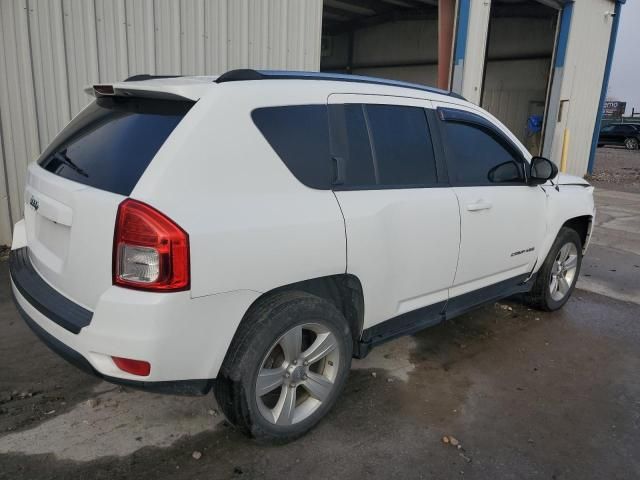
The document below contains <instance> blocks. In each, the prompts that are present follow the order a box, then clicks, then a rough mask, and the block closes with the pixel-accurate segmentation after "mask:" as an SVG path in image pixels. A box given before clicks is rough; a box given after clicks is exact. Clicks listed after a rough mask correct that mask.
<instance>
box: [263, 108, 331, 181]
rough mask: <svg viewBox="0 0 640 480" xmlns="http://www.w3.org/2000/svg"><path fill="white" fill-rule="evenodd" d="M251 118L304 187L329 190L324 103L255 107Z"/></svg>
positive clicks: (327, 130)
mask: <svg viewBox="0 0 640 480" xmlns="http://www.w3.org/2000/svg"><path fill="white" fill-rule="evenodd" d="M251 118H252V119H253V122H254V123H255V125H256V126H257V127H258V129H259V130H260V132H261V133H262V135H263V136H264V137H265V139H266V140H267V142H269V145H271V148H273V149H274V150H275V152H276V153H277V154H278V156H279V157H280V158H281V159H282V161H283V162H284V164H285V165H286V166H287V168H289V170H290V171H291V173H293V175H294V176H295V177H296V178H297V179H298V180H299V181H300V182H302V183H304V184H305V185H306V186H308V187H311V188H318V189H323V190H328V189H331V184H332V168H331V162H330V158H331V157H330V154H329V120H328V117H327V107H326V106H325V105H292V106H282V107H265V108H258V109H256V110H254V111H253V112H251Z"/></svg>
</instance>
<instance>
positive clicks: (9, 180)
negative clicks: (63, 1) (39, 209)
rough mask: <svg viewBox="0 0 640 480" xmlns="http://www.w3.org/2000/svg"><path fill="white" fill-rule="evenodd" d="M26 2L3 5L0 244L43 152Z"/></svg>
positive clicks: (0, 41) (0, 30) (0, 24)
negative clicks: (30, 171)
mask: <svg viewBox="0 0 640 480" xmlns="http://www.w3.org/2000/svg"><path fill="white" fill-rule="evenodd" d="M27 8H28V7H27V2H26V0H22V1H3V2H0V155H2V165H3V166H4V168H3V172H2V175H1V176H2V179H1V180H2V181H3V184H2V185H1V186H0V242H2V243H5V244H6V243H9V242H10V240H11V232H10V231H8V230H7V229H6V228H5V227H6V225H7V219H8V223H9V224H11V220H12V219H19V218H20V217H21V216H22V209H23V192H24V182H25V175H26V168H27V164H28V163H29V162H30V161H31V160H33V159H34V158H35V157H36V156H37V155H38V152H39V151H40V142H39V139H38V135H39V132H38V120H37V116H36V105H35V92H34V83H33V70H32V64H31V51H30V47H29V29H28V22H29V20H28V17H29V12H28V10H27Z"/></svg>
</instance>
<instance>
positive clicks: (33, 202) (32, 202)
mask: <svg viewBox="0 0 640 480" xmlns="http://www.w3.org/2000/svg"><path fill="white" fill-rule="evenodd" d="M29 205H31V206H32V207H33V209H34V210H38V208H40V203H39V202H38V200H36V197H34V196H31V200H29Z"/></svg>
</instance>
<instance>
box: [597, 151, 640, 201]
mask: <svg viewBox="0 0 640 480" xmlns="http://www.w3.org/2000/svg"><path fill="white" fill-rule="evenodd" d="M588 180H589V181H590V182H591V183H592V184H593V185H594V186H595V187H600V188H607V189H610V190H619V191H623V192H633V193H640V150H626V149H624V148H618V147H604V148H598V150H597V151H596V165H595V169H594V173H593V175H592V176H590V177H588Z"/></svg>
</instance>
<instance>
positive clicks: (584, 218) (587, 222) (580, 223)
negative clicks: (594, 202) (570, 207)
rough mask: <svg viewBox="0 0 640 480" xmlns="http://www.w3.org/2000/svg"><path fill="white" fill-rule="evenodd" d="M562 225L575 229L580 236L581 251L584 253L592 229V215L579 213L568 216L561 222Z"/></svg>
mask: <svg viewBox="0 0 640 480" xmlns="http://www.w3.org/2000/svg"><path fill="white" fill-rule="evenodd" d="M562 227H567V228H571V229H572V230H575V231H576V233H577V234H578V235H579V236H580V241H581V242H582V253H585V252H586V250H587V246H588V245H589V240H590V238H591V231H592V229H593V215H580V216H578V217H573V218H570V219H569V220H567V221H566V222H564V223H563V224H562ZM562 227H561V228H562ZM556 236H557V234H556Z"/></svg>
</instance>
